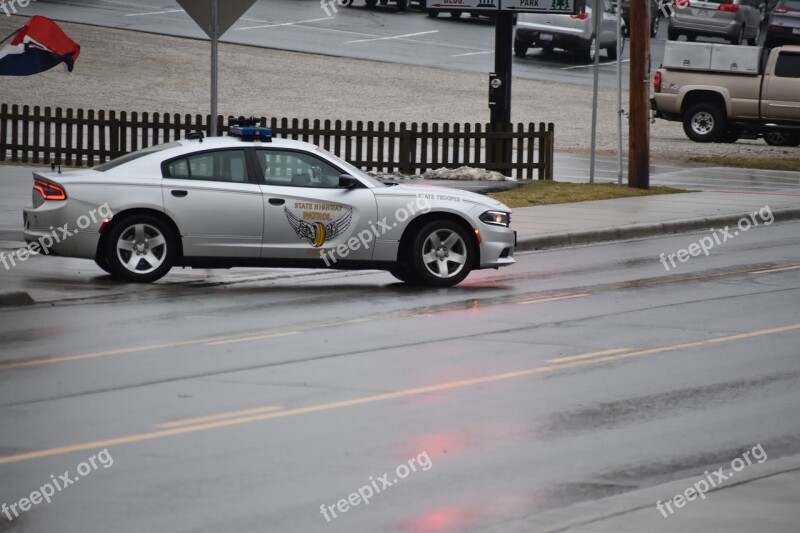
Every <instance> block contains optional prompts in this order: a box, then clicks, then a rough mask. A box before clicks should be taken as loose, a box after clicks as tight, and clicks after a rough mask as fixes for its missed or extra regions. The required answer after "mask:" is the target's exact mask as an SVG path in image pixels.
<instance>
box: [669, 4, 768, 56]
mask: <svg viewBox="0 0 800 533" xmlns="http://www.w3.org/2000/svg"><path fill="white" fill-rule="evenodd" d="M668 8H669V9H670V10H671V12H672V13H671V15H670V17H669V27H668V30H667V31H668V38H669V40H670V41H677V40H678V38H679V37H680V36H681V35H685V36H686V39H687V40H688V41H694V40H695V38H697V37H698V36H703V37H722V38H724V39H727V40H728V41H730V42H731V43H732V44H742V41H744V40H745V39H746V40H747V44H749V45H751V46H756V45H757V44H758V38H759V36H760V35H761V21H762V20H764V13H765V4H764V0H719V1H713V0H712V1H707V0H675V2H674V3H673V5H671V6H668Z"/></svg>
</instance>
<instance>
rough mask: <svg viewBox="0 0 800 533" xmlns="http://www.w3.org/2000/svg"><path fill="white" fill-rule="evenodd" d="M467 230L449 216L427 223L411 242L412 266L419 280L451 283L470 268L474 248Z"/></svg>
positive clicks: (428, 283) (438, 284)
mask: <svg viewBox="0 0 800 533" xmlns="http://www.w3.org/2000/svg"><path fill="white" fill-rule="evenodd" d="M470 237H471V236H470V234H469V233H468V232H467V231H466V230H465V229H464V228H463V227H461V225H460V224H457V223H455V222H453V221H450V220H435V221H433V222H430V223H428V224H426V225H425V226H423V227H422V229H420V231H419V233H417V235H416V236H415V237H414V242H413V243H412V244H411V254H412V256H411V268H412V269H413V271H414V273H415V275H416V276H417V278H418V279H419V281H420V283H423V284H425V285H430V286H433V287H451V286H453V285H456V284H458V283H461V281H463V280H464V278H466V277H467V275H468V274H469V273H470V270H472V262H473V259H474V255H475V251H474V244H473V242H472V241H471V240H470Z"/></svg>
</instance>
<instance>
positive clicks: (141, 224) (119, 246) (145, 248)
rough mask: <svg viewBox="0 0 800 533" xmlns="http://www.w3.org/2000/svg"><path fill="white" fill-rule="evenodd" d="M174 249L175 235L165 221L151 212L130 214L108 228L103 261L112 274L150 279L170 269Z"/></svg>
mask: <svg viewBox="0 0 800 533" xmlns="http://www.w3.org/2000/svg"><path fill="white" fill-rule="evenodd" d="M175 252H176V241H175V235H174V234H173V232H172V230H171V229H170V228H169V226H167V224H165V223H164V222H162V221H161V220H159V219H158V218H156V217H154V216H150V215H133V216H130V217H127V218H124V219H122V220H120V221H118V222H117V223H116V224H115V225H114V227H113V228H111V230H110V233H109V234H108V243H107V244H106V261H107V262H108V266H109V267H110V268H111V272H112V274H113V275H115V276H117V277H119V278H122V279H125V280H128V281H132V282H134V283H150V282H153V281H156V280H157V279H160V278H162V277H164V276H165V275H166V274H167V272H169V271H170V269H171V268H172V265H173V264H174V263H175V256H176V253H175ZM134 254H135V255H134ZM136 257H139V259H138V260H136V259H135V258H136Z"/></svg>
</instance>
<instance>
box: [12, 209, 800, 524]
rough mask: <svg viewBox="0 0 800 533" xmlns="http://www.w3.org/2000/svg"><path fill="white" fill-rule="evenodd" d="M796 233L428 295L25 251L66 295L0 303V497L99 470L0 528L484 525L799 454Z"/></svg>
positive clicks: (38, 285) (674, 244)
mask: <svg viewBox="0 0 800 533" xmlns="http://www.w3.org/2000/svg"><path fill="white" fill-rule="evenodd" d="M798 229H800V224H797V223H793V224H781V225H777V224H776V225H773V226H770V227H766V228H759V229H752V230H750V231H749V232H747V233H744V234H742V235H740V236H738V237H736V238H735V239H734V240H732V241H729V242H726V243H724V244H722V245H720V246H718V247H716V248H715V249H713V251H712V252H711V255H710V256H709V257H704V256H701V257H697V258H692V259H691V260H690V261H689V262H687V263H685V264H680V265H679V266H678V267H677V268H675V269H674V270H671V271H670V272H666V271H665V269H664V267H663V266H662V265H661V263H660V262H659V259H658V256H659V254H660V253H662V252H664V253H673V252H675V251H677V250H678V249H680V248H685V247H687V246H689V245H690V244H691V243H692V242H695V241H697V240H698V239H699V238H700V237H701V236H702V234H688V235H678V236H673V237H664V238H654V239H647V240H639V241H629V242H623V243H615V244H605V245H596V246H587V247H579V248H573V249H563V250H555V251H547V252H537V253H529V254H522V255H519V256H518V260H519V262H518V264H517V265H515V266H514V267H512V268H508V269H505V270H502V271H497V272H495V271H488V272H479V273H475V274H473V275H472V276H470V278H468V279H467V281H466V282H465V283H463V284H462V285H460V286H459V287H456V288H454V289H450V290H433V291H430V290H419V289H411V288H406V287H404V286H403V285H401V284H398V283H395V282H394V281H393V278H391V277H390V276H389V275H388V274H385V273H375V272H361V273H337V272H311V271H275V270H272V271H268V270H252V271H250V270H232V271H214V272H210V271H186V272H180V271H178V272H175V273H174V274H170V275H169V276H168V277H166V278H165V279H164V280H163V281H162V282H159V283H157V284H155V285H151V286H147V287H141V288H140V287H134V286H127V285H120V284H117V283H115V282H113V281H111V280H110V279H109V278H108V277H106V276H103V275H100V274H101V273H100V271H99V270H97V269H96V268H95V267H94V265H92V264H91V262H82V261H77V260H68V259H59V258H47V257H35V258H33V259H31V260H29V261H28V262H26V263H25V264H24V266H23V267H22V268H20V269H17V270H14V271H13V272H9V273H6V272H0V278H2V279H0V281H2V282H3V283H2V286H3V288H8V287H9V285H12V286H16V287H22V288H26V289H29V290H31V291H36V290H51V291H55V290H57V288H58V287H61V288H62V289H61V290H66V291H69V290H73V291H74V294H73V295H72V296H74V297H76V298H79V299H77V300H74V301H71V302H62V303H53V304H50V305H38V306H33V307H28V308H18V309H0V338H2V344H1V345H0V354H1V355H0V428H2V430H1V431H0V504H2V503H6V504H8V505H11V504H12V503H14V502H17V501H18V500H19V499H21V498H24V497H26V496H28V495H29V494H30V493H31V492H32V491H34V490H36V489H37V488H38V487H40V486H42V485H44V484H46V483H48V482H50V480H51V475H52V476H53V478H56V479H58V477H59V476H60V475H61V474H62V473H64V472H69V477H71V478H76V477H78V475H77V473H76V472H77V469H78V468H79V465H80V464H81V463H82V462H84V461H87V460H89V458H90V457H92V456H95V455H97V458H96V459H95V465H96V467H97V468H96V469H93V468H91V467H90V466H89V463H87V464H86V466H82V467H81V469H82V472H86V473H87V474H86V475H85V476H84V477H82V478H81V479H80V481H79V482H77V483H74V484H72V485H70V486H68V487H66V488H64V490H62V491H61V492H57V493H56V494H55V495H54V496H53V497H52V502H51V503H41V504H39V505H36V506H34V507H33V509H32V510H31V511H29V512H27V513H23V514H22V515H21V517H20V518H18V519H15V520H14V521H13V522H12V523H11V524H10V525H9V524H7V523H5V522H4V521H3V520H4V518H3V517H2V516H0V531H5V530H10V531H20V532H47V533H50V532H55V531H57V532H59V533H70V532H75V533H95V532H96V533H101V532H108V531H114V532H120V533H124V532H141V531H169V532H189V531H192V532H218V531H220V530H225V531H236V532H251V531H252V532H264V531H269V532H273V531H274V532H286V533H290V532H299V533H308V532H317V531H319V532H338V531H341V532H365V533H367V532H378V531H381V532H384V531H386V532H392V531H397V532H461V531H476V530H484V531H491V530H492V529H493V527H495V526H496V525H497V524H499V523H501V522H503V521H505V520H508V519H510V518H514V517H519V516H526V515H529V514H532V513H536V512H539V511H542V510H545V509H552V508H557V507H563V506H565V505H568V504H570V503H573V502H578V501H586V500H592V499H596V498H600V497H603V496H607V495H611V494H615V493H620V492H624V491H630V490H635V489H636V488H637V487H643V486H650V485H654V484H657V483H660V482H664V481H667V480H670V479H677V478H682V477H687V476H693V475H698V474H700V475H702V472H703V471H704V470H710V469H712V468H713V467H714V466H716V465H719V466H722V465H723V464H729V462H730V461H731V459H733V458H734V457H736V456H737V455H739V454H740V453H741V452H742V451H743V450H744V449H747V448H752V447H753V446H754V445H756V444H758V443H761V444H762V446H763V448H764V450H765V451H766V452H767V453H768V455H769V457H770V458H776V457H779V456H782V455H790V454H796V453H798V452H800V414H798V413H800V410H799V409H798V407H800V396H798V394H797V390H798V385H799V384H800V359H798V350H797V339H798V334H800V313H798V309H799V308H800V307H798V303H800V290H799V289H800V247H799V245H800V236H798V235H799V232H798ZM64 288H67V289H64ZM104 293H107V294H106V295H103V294H104ZM85 296H88V297H87V298H85V299H80V298H81V297H85ZM776 328H783V329H778V330H776ZM587 354H589V355H587ZM576 356H577V357H576ZM565 358H566V359H565ZM104 449H107V450H108V453H107V454H105V453H101V450H104ZM98 454H99V455H98ZM410 459H415V460H416V462H415V463H414V465H415V468H416V471H411V470H410V469H408V470H406V469H405V468H404V467H400V468H399V469H398V467H399V465H403V464H406V465H407V464H408V461H409V460H410ZM111 460H113V464H110V463H111ZM104 465H109V466H108V468H106V467H105V466H104ZM398 473H399V474H400V475H399V476H398ZM384 474H387V475H386V476H385V479H386V481H387V482H389V483H391V486H389V487H385V488H383V489H382V490H381V492H379V493H376V494H373V496H372V498H371V500H370V504H369V505H368V506H366V505H364V504H363V503H359V505H357V506H354V507H351V508H349V509H348V510H347V511H346V512H341V511H340V510H338V509H336V507H335V506H336V505H337V502H338V501H339V500H341V499H345V498H348V495H350V494H351V493H353V492H357V491H358V490H359V489H361V488H362V487H363V486H365V485H367V486H374V487H378V488H381V487H382V486H383V482H382V481H378V480H379V478H381V477H383V476H384ZM404 475H405V478H404V479H403V478H402V477H403V476H404ZM394 479H397V482H396V483H395V482H394ZM373 481H374V482H375V485H372V482H373ZM62 483H63V482H62ZM362 491H363V489H362ZM373 492H376V490H375V489H373ZM364 493H365V494H366V492H364ZM354 501H355V497H354ZM321 505H325V506H333V509H334V511H335V512H336V513H337V518H332V517H331V516H330V515H331V513H332V511H331V510H330V509H328V511H327V512H328V514H329V517H331V521H330V522H328V521H326V519H325V517H324V516H323V514H322V513H321V512H320V506H321ZM653 520H661V518H660V516H659V515H658V514H657V513H656V512H655V511H654V514H653ZM4 528H5V529H4ZM9 528H10V529H9Z"/></svg>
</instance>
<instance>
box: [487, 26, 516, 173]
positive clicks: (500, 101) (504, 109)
mask: <svg viewBox="0 0 800 533" xmlns="http://www.w3.org/2000/svg"><path fill="white" fill-rule="evenodd" d="M496 17H497V18H496V22H495V24H496V26H495V32H494V72H492V73H491V74H490V75H489V109H490V110H491V111H490V114H491V119H490V120H491V124H492V127H493V128H494V130H495V131H505V130H506V128H508V127H509V126H510V124H511V68H512V64H513V63H512V61H513V60H512V56H511V52H512V49H513V47H514V13H511V12H508V11H501V12H499V13H497V15H496ZM512 150H513V146H512V141H511V139H503V140H500V139H496V140H494V141H492V144H491V150H490V153H489V156H490V160H491V162H493V163H511V156H512V153H513V151H512ZM503 174H505V175H506V176H510V175H511V169H504V170H503Z"/></svg>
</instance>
